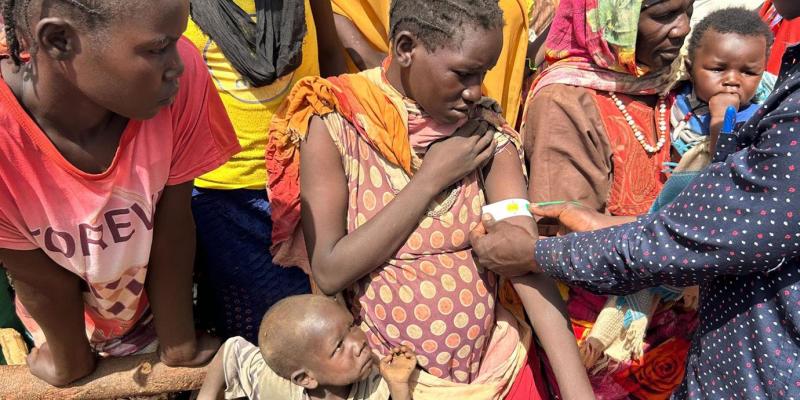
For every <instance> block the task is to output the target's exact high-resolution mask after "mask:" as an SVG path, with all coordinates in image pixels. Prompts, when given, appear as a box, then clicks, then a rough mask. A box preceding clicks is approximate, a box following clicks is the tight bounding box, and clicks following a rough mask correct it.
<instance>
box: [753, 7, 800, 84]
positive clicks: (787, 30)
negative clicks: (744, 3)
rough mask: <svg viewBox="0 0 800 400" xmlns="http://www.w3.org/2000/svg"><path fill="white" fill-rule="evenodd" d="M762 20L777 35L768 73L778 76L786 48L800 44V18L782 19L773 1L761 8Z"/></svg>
mask: <svg viewBox="0 0 800 400" xmlns="http://www.w3.org/2000/svg"><path fill="white" fill-rule="evenodd" d="M761 19H763V20H764V22H766V23H767V24H768V25H769V26H770V28H772V33H774V34H775V43H774V44H773V45H772V51H771V52H770V54H769V60H767V71H769V72H770V73H772V74H775V75H778V72H780V69H781V61H782V59H783V53H785V52H786V48H787V47H789V46H791V45H793V44H796V43H798V42H800V18H798V19H794V20H788V19H785V18H781V17H780V16H779V15H778V13H777V12H776V11H775V8H774V7H773V6H772V0H766V1H765V2H764V5H763V6H762V7H761ZM776 21H777V22H776Z"/></svg>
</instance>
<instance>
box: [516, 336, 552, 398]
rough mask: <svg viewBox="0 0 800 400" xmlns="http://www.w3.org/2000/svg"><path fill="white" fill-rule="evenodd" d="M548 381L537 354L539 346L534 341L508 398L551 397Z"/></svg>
mask: <svg viewBox="0 0 800 400" xmlns="http://www.w3.org/2000/svg"><path fill="white" fill-rule="evenodd" d="M546 384H547V381H546V380H545V379H544V375H543V374H542V363H541V361H540V360H539V355H538V354H537V348H536V346H535V345H534V344H533V343H532V344H531V348H530V349H529V350H528V361H527V362H526V363H525V366H523V367H522V370H520V371H519V375H517V379H516V380H515V381H514V384H513V385H511V390H509V392H508V395H506V400H544V399H549V398H550V395H549V394H548V392H547V388H546V386H545V385H546Z"/></svg>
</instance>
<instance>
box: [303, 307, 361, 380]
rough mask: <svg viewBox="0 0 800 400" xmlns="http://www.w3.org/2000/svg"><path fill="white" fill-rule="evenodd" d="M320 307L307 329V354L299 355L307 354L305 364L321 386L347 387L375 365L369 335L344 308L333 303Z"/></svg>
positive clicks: (304, 355)
mask: <svg viewBox="0 0 800 400" xmlns="http://www.w3.org/2000/svg"><path fill="white" fill-rule="evenodd" d="M320 308H321V309H319V310H316V311H317V315H318V316H319V317H318V318H317V321H315V323H314V324H312V325H311V326H310V327H309V329H308V331H307V332H306V335H307V337H308V342H307V343H308V345H307V347H306V349H305V350H306V351H305V352H303V353H305V354H298V356H301V357H307V362H306V363H305V364H306V367H307V368H308V370H309V371H311V372H312V373H313V374H314V377H315V378H316V379H317V381H318V382H319V384H320V385H321V386H346V385H350V384H352V383H354V382H358V381H361V380H364V379H366V378H367V377H368V376H369V374H370V372H371V371H372V367H373V365H374V356H373V355H372V349H371V348H370V346H369V344H368V343H367V336H366V335H365V334H364V332H363V331H362V330H361V329H360V328H359V327H358V325H357V324H355V323H354V321H353V316H352V315H351V314H350V313H349V312H347V310H345V309H344V307H342V306H340V305H338V304H336V303H330V304H324V305H322V307H320ZM298 351H301V350H300V349H298Z"/></svg>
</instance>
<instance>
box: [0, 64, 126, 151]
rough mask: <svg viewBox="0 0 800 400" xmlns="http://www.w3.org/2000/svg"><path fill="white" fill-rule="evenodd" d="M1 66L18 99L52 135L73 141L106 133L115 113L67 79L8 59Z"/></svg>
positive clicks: (82, 140)
mask: <svg viewBox="0 0 800 400" xmlns="http://www.w3.org/2000/svg"><path fill="white" fill-rule="evenodd" d="M0 68H2V77H3V79H4V80H5V82H6V83H7V84H8V86H9V87H10V88H11V91H12V92H13V93H14V96H15V97H16V98H17V101H19V103H20V104H21V105H22V107H23V108H24V109H25V111H26V112H27V113H28V114H29V115H30V116H31V118H32V119H33V120H34V121H36V123H37V124H39V126H40V127H41V128H42V130H43V131H44V132H45V133H46V134H47V135H48V136H51V138H52V136H54V135H55V136H59V137H63V138H65V139H69V140H71V141H74V142H86V141H91V140H92V139H93V138H96V137H97V136H98V135H104V134H108V127H109V126H110V125H111V124H113V123H115V121H116V119H117V117H118V116H117V115H116V114H114V113H112V112H111V111H109V110H107V109H104V108H102V107H100V106H98V105H97V104H96V103H94V102H92V101H90V100H89V99H88V98H86V97H85V96H84V95H83V94H82V93H80V92H79V91H77V90H76V88H75V87H74V86H73V85H72V84H71V83H70V82H67V81H63V80H61V79H60V78H59V77H58V76H54V75H53V74H46V73H41V72H42V71H41V69H42V68H35V67H34V66H32V65H28V66H22V67H21V68H17V67H15V66H14V65H13V64H12V63H11V62H9V61H3V62H2V65H1V66H0ZM34 69H35V70H36V71H35V72H32V70H34ZM34 74H35V75H34ZM77 116H79V117H77Z"/></svg>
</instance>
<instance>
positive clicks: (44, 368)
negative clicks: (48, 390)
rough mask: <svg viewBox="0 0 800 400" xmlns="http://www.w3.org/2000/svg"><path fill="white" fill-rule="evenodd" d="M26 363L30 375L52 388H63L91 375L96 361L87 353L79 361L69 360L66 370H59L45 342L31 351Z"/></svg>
mask: <svg viewBox="0 0 800 400" xmlns="http://www.w3.org/2000/svg"><path fill="white" fill-rule="evenodd" d="M27 363H28V368H29V369H30V371H31V375H33V376H35V377H37V378H39V379H41V380H43V381H45V382H47V383H49V384H51V385H53V386H64V385H67V384H69V383H72V382H73V381H75V380H78V379H80V378H83V377H84V376H86V375H89V374H90V373H92V371H94V367H95V363H96V360H95V358H94V355H93V354H92V353H91V352H90V351H87V352H85V354H82V356H81V357H80V359H73V360H70V362H69V367H68V368H59V367H58V366H57V364H58V362H57V361H56V360H55V358H54V357H53V352H52V351H50V345H49V344H48V343H47V342H45V343H44V344H42V345H41V346H40V347H36V348H34V349H33V350H31V353H30V354H28V360H27Z"/></svg>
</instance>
